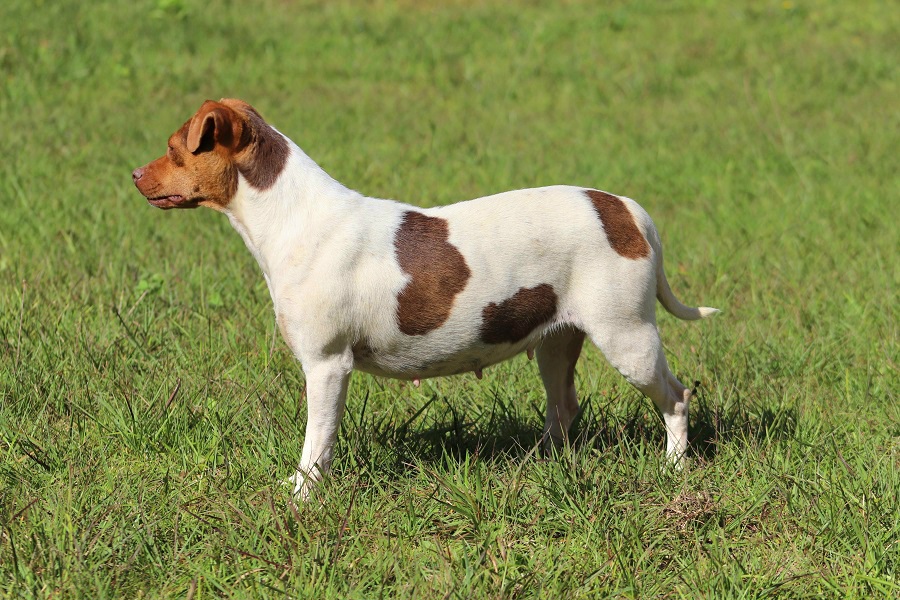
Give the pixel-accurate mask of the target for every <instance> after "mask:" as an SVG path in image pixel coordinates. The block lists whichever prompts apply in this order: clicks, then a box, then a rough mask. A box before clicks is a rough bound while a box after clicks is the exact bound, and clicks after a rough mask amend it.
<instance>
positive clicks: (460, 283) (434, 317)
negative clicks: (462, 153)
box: [394, 211, 472, 335]
mask: <svg viewBox="0 0 900 600" xmlns="http://www.w3.org/2000/svg"><path fill="white" fill-rule="evenodd" d="M449 238H450V228H449V226H448V225H447V221H446V220H445V219H441V218H438V217H429V216H427V215H423V214H422V213H419V212H415V211H407V212H406V213H404V215H403V221H402V222H401V223H400V227H399V229H397V233H396V234H395V235H394V250H395V253H396V255H397V262H398V263H400V268H401V269H403V272H404V273H406V274H407V275H409V276H410V277H411V279H410V281H409V283H407V284H406V286H405V287H404V288H403V289H402V290H401V291H400V293H399V294H398V295H397V324H398V326H399V327H400V331H401V332H403V333H405V334H406V335H424V334H426V333H428V332H429V331H432V330H434V329H437V328H438V327H440V326H441V325H443V324H444V322H445V321H446V320H447V318H448V317H449V316H450V311H451V310H452V308H453V299H454V298H455V297H456V295H457V294H458V293H460V292H461V291H463V288H465V287H466V283H467V282H468V281H469V277H470V276H471V275H472V273H471V271H470V270H469V266H468V265H467V264H466V260H465V258H463V255H462V254H460V252H459V250H458V249H457V248H456V246H454V245H453V244H451V243H450V242H449V241H447V240H448V239H449Z"/></svg>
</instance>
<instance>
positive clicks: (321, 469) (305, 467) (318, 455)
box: [291, 355, 352, 501]
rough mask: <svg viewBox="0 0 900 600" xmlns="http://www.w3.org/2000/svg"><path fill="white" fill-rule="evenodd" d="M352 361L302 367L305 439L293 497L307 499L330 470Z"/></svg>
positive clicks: (310, 363) (335, 360) (320, 362)
mask: <svg viewBox="0 0 900 600" xmlns="http://www.w3.org/2000/svg"><path fill="white" fill-rule="evenodd" d="M351 370H352V358H349V357H348V356H345V355H334V356H328V357H323V358H321V359H317V360H315V361H307V362H306V363H305V364H304V369H303V371H304V373H305V374H306V408H307V420H306V439H305V440H304V441H303V455H302V456H301V458H300V466H299V467H298V468H297V473H296V474H295V475H294V476H293V477H292V478H291V481H292V482H293V484H294V496H298V497H299V498H301V499H302V500H304V501H306V500H308V499H309V492H310V490H311V489H312V487H313V486H314V485H315V483H316V482H317V481H319V480H321V479H322V476H323V475H325V474H326V473H328V471H329V469H330V468H331V461H332V459H333V458H334V443H335V440H336V439H337V432H338V427H339V426H340V423H341V417H342V416H343V414H344V405H345V403H346V400H347V384H348V383H349V381H350V372H351Z"/></svg>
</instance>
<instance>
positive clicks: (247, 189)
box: [224, 138, 362, 296]
mask: <svg viewBox="0 0 900 600" xmlns="http://www.w3.org/2000/svg"><path fill="white" fill-rule="evenodd" d="M285 139H287V138H285ZM288 146H289V148H290V153H289V155H288V159H287V163H286V164H285V166H284V169H283V170H282V171H281V173H280V174H279V175H278V178H277V179H276V181H275V183H274V184H273V185H272V186H271V187H269V188H268V189H265V190H258V189H255V188H253V186H251V185H250V184H249V183H248V182H247V181H246V180H245V179H244V178H243V177H240V178H239V183H238V189H237V192H236V193H235V196H234V198H233V199H232V200H231V202H229V204H228V206H227V207H226V208H225V209H224V212H225V214H227V215H228V218H229V220H230V221H231V224H232V226H233V227H234V228H235V229H236V230H237V232H238V233H239V234H240V235H241V237H242V238H243V239H244V243H245V244H246V245H247V248H248V249H249V250H250V252H251V253H252V254H253V256H254V258H256V260H257V262H258V263H259V266H260V268H262V271H263V274H264V275H265V277H266V282H267V283H268V284H269V289H270V291H271V292H272V293H273V296H274V290H273V289H272V284H273V281H272V275H273V271H274V270H276V269H278V265H279V264H281V263H282V262H283V261H285V260H290V261H291V262H293V263H294V264H298V263H299V262H301V261H302V260H303V258H304V257H303V254H305V251H306V248H307V246H308V245H310V244H314V243H315V241H316V239H318V238H317V236H322V235H327V234H328V228H327V227H322V223H323V221H325V220H326V219H328V217H329V215H332V214H334V213H335V211H341V210H342V208H344V207H346V205H347V204H348V203H350V202H352V201H354V200H358V199H360V198H361V197H362V196H361V195H360V194H359V193H357V192H355V191H353V190H350V189H349V188H347V187H345V186H343V185H341V184H340V183H338V182H337V181H335V180H334V179H333V178H332V177H331V176H330V175H328V173H326V172H325V171H324V170H323V169H322V168H321V167H320V166H319V165H317V164H316V163H315V162H314V161H313V160H312V159H311V158H309V156H307V155H306V154H305V153H304V152H303V150H301V149H300V148H299V147H297V145H296V144H294V143H293V142H291V141H290V140H288Z"/></svg>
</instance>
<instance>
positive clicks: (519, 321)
mask: <svg viewBox="0 0 900 600" xmlns="http://www.w3.org/2000/svg"><path fill="white" fill-rule="evenodd" d="M555 314H556V292H554V291H553V286H552V285H550V284H547V283H542V284H540V285H536V286H534V287H533V288H524V287H523V288H519V291H517V292H516V293H515V294H513V295H512V296H510V297H509V298H507V299H506V300H504V301H502V302H500V303H499V304H497V303H496V302H491V303H490V304H488V305H487V306H485V307H484V308H483V309H482V311H481V329H480V335H481V341H483V342H485V343H487V344H503V343H507V344H514V343H516V342H519V341H521V340H523V339H525V337H527V336H528V334H529V333H531V332H532V331H534V329H535V328H536V327H538V326H539V325H542V324H544V323H546V322H547V321H549V320H550V319H552V318H553V315H555Z"/></svg>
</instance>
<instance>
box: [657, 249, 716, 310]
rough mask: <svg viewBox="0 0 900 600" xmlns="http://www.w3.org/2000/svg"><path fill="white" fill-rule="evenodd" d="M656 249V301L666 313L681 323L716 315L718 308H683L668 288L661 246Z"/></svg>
mask: <svg viewBox="0 0 900 600" xmlns="http://www.w3.org/2000/svg"><path fill="white" fill-rule="evenodd" d="M658 248H659V249H660V250H659V251H658V257H659V260H657V262H656V299H657V300H659V303H660V304H662V305H663V307H664V308H665V309H666V310H667V311H669V312H670V313H671V314H673V315H675V316H676V317H678V318H679V319H681V320H683V321H696V320H697V319H705V318H706V317H711V316H713V315H714V314H716V313H718V312H719V309H718V308H710V307H708V306H699V307H696V308H695V307H693V306H685V305H684V304H682V303H681V301H680V300H679V299H678V298H676V297H675V293H674V292H672V288H670V287H669V280H668V279H666V272H665V271H664V270H663V260H662V251H661V248H662V245H661V244H660V245H659V246H658Z"/></svg>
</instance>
